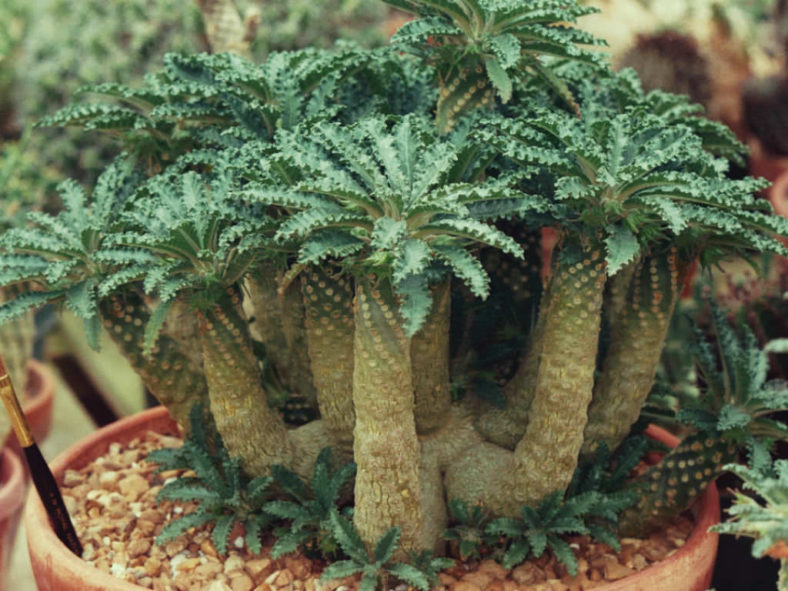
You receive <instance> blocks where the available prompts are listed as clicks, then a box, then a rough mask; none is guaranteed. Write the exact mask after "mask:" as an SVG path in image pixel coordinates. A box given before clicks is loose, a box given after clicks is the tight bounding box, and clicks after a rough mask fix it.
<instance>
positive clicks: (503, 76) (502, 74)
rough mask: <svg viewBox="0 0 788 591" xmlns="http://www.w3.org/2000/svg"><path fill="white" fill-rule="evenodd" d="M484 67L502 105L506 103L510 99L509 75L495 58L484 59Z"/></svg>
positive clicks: (510, 84)
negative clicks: (499, 96)
mask: <svg viewBox="0 0 788 591" xmlns="http://www.w3.org/2000/svg"><path fill="white" fill-rule="evenodd" d="M484 67H485V68H486V69H487V75H488V76H489V77H490V81H491V82H492V83H493V86H495V89H496V90H497V91H498V94H500V95H501V100H502V101H503V102H504V103H508V102H509V100H511V98H512V79H511V78H510V77H509V74H507V73H506V70H504V69H503V67H501V64H500V63H499V62H498V60H497V59H496V58H492V57H488V58H485V59H484Z"/></svg>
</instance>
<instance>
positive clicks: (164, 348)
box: [100, 291, 208, 432]
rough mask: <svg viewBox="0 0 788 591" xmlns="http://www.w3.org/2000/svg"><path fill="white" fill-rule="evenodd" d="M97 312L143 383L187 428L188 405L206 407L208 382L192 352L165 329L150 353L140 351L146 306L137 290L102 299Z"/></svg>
mask: <svg viewBox="0 0 788 591" xmlns="http://www.w3.org/2000/svg"><path fill="white" fill-rule="evenodd" d="M100 313H101V319H102V322H103V324H104V328H106V330H107V333H108V334H109V336H110V338H112V340H113V341H114V342H115V344H117V346H118V347H119V348H120V350H121V352H122V353H123V356H124V357H126V359H128V360H129V362H130V363H131V366H132V368H133V369H134V371H136V372H137V374H138V375H139V376H140V378H141V379H142V382H143V384H145V387H146V388H147V389H148V390H149V391H150V392H151V394H153V395H154V396H155V397H156V399H157V400H158V401H159V402H161V404H163V405H164V406H166V407H167V409H168V410H169V411H170V415H171V416H172V418H173V419H175V421H177V422H178V424H179V425H180V426H181V427H182V428H183V429H184V430H186V431H187V432H188V430H189V412H190V411H191V408H192V406H194V405H195V404H196V403H201V404H202V405H203V408H206V409H207V407H208V404H207V401H208V384H207V382H206V381H205V376H204V375H203V371H202V366H201V364H200V363H198V362H197V361H195V358H194V356H193V355H187V354H185V353H184V350H183V349H182V348H181V347H180V346H179V344H178V342H177V341H175V340H174V339H173V338H172V337H171V336H169V334H168V333H167V332H163V333H162V334H161V335H160V336H159V339H158V341H157V343H156V346H155V347H153V349H152V350H151V352H150V355H145V354H144V353H143V351H144V342H145V327H146V326H147V324H148V320H149V319H150V310H149V309H148V305H147V304H146V303H145V301H144V299H143V298H142V296H141V295H140V294H139V293H137V292H135V291H127V292H124V293H123V294H118V295H114V296H111V297H109V298H107V299H105V300H102V301H101V304H100Z"/></svg>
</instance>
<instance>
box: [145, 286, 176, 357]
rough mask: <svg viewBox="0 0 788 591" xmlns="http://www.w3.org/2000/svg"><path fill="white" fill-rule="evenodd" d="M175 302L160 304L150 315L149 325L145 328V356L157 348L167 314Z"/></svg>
mask: <svg viewBox="0 0 788 591" xmlns="http://www.w3.org/2000/svg"><path fill="white" fill-rule="evenodd" d="M172 304H173V301H172V300H170V301H168V302H159V305H158V306H156V308H155V309H154V310H153V313H152V314H151V315H150V319H149V320H148V324H147V326H146V327H145V339H144V342H145V345H144V347H143V349H142V353H143V355H150V354H151V350H152V349H153V348H154V347H155V346H156V342H157V341H158V339H159V335H160V334H161V330H162V328H163V327H164V322H165V321H166V320H167V313H168V312H169V311H170V308H172Z"/></svg>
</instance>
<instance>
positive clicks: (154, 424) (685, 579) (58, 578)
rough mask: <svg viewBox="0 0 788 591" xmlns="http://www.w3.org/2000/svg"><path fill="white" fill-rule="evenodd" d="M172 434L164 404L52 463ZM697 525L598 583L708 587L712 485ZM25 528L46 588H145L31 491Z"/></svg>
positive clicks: (665, 437) (614, 590)
mask: <svg viewBox="0 0 788 591" xmlns="http://www.w3.org/2000/svg"><path fill="white" fill-rule="evenodd" d="M148 430H153V431H158V432H160V433H168V434H173V433H176V432H177V426H176V424H175V423H174V421H172V419H171V418H170V416H169V414H168V413H167V410H166V409H165V408H162V407H159V408H154V409H151V410H147V411H144V412H142V413H139V414H136V415H134V416H131V417H128V418H126V419H123V420H120V421H118V422H116V423H113V424H111V425H108V426H107V427H104V428H103V429H99V430H98V431H96V432H95V433H93V434H91V435H90V436H89V437H86V438H85V439H83V440H82V441H80V442H79V443H78V444H76V445H74V446H72V447H70V448H68V449H67V450H65V451H64V452H63V453H61V454H60V455H59V456H57V457H56V458H55V459H54V460H53V461H52V462H51V464H50V466H51V468H52V471H53V472H54V474H55V477H56V478H57V479H58V480H59V481H60V480H61V479H62V477H63V474H64V473H65V471H66V469H67V468H69V469H73V470H78V469H80V468H82V467H84V466H85V465H87V464H88V463H89V462H91V461H92V460H94V459H95V458H97V457H99V456H101V455H103V454H104V453H105V452H106V451H107V450H108V449H109V446H110V444H111V443H112V442H116V441H117V442H120V443H125V442H128V441H131V440H132V439H134V438H136V437H139V436H140V434H142V433H144V432H145V431H148ZM647 433H648V434H649V435H650V436H652V437H654V438H655V439H658V440H660V441H663V442H664V443H667V444H668V445H676V443H677V442H678V439H676V437H674V436H673V435H671V434H670V433H668V432H667V431H664V430H663V429H659V428H656V427H650V428H649V430H648V431H647ZM697 507H698V508H697V511H696V516H697V517H696V518H697V524H696V527H695V530H694V531H693V532H692V535H691V536H690V538H689V539H688V540H687V543H686V544H684V546H682V547H681V548H680V549H679V550H678V551H677V552H676V553H675V554H673V555H672V556H670V557H669V558H667V559H666V560H664V561H662V562H660V563H658V564H655V565H653V566H650V567H648V568H646V569H644V570H642V571H640V572H639V573H638V574H636V575H633V576H630V577H627V578H626V579H622V580H620V581H617V582H615V583H610V584H608V585H605V586H601V587H597V588H596V589H598V590H599V591H705V590H706V589H708V584H709V581H710V580H711V572H712V568H713V566H714V558H715V555H716V551H717V534H715V533H708V531H707V530H708V528H709V527H710V526H711V525H712V524H714V523H717V521H718V520H719V514H720V508H719V499H718V496H717V488H716V487H715V486H714V485H713V484H712V485H711V486H709V488H708V489H707V490H706V492H705V493H704V494H703V495H702V496H701V499H700V502H699V503H698V504H697ZM25 527H26V530H27V543H28V549H29V551H30V562H31V564H32V566H33V573H34V575H35V578H36V582H37V584H38V588H39V589H40V590H42V591H99V590H102V591H105V590H113V591H139V590H140V589H141V587H139V586H138V585H133V584H131V583H127V582H124V581H121V580H119V579H116V578H114V577H113V576H111V575H110V574H108V573H105V572H102V571H99V570H98V569H95V568H93V567H92V566H90V565H88V564H87V563H86V562H84V561H82V560H81V559H79V558H78V557H77V556H75V555H74V554H72V553H71V552H70V551H69V550H68V549H67V548H66V547H65V546H64V545H63V544H62V543H61V542H60V540H58V539H57V537H56V536H55V534H54V532H53V531H52V529H51V527H50V526H49V521H48V519H47V516H46V513H45V512H44V508H43V506H42V505H41V501H40V500H39V499H38V497H37V496H36V495H35V493H34V492H32V491H31V496H30V498H29V500H28V503H27V507H26V509H25Z"/></svg>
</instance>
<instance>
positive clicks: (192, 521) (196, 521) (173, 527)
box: [156, 510, 214, 545]
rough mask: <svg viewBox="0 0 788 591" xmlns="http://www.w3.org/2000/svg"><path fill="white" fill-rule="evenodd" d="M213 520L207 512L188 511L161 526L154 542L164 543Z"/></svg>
mask: <svg viewBox="0 0 788 591" xmlns="http://www.w3.org/2000/svg"><path fill="white" fill-rule="evenodd" d="M213 520H214V516H213V515H210V514H209V513H205V512H203V511H200V510H197V511H193V512H192V513H188V514H186V515H184V516H183V517H180V518H178V519H174V520H173V521H170V522H169V523H168V524H166V525H165V526H164V527H163V528H161V532H160V533H159V535H158V536H156V543H157V544H159V545H162V544H166V543H167V542H169V541H170V540H174V539H175V538H177V537H178V536H180V535H181V534H183V533H185V532H186V531H187V530H189V529H191V528H193V527H201V526H203V525H205V524H206V523H209V522H211V521H213Z"/></svg>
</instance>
